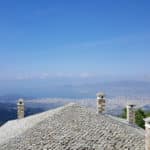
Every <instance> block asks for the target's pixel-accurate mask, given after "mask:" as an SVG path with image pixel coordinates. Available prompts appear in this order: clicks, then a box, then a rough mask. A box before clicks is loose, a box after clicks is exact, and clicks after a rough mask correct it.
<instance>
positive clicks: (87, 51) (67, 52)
mask: <svg viewBox="0 0 150 150" xmlns="http://www.w3.org/2000/svg"><path fill="white" fill-rule="evenodd" d="M149 58H150V2H149V1H148V0H143V1H141V0H132V1H131V0H126V1H120V0H115V1H114V0H106V1H104V0H103V1H100V0H75V1H71V0H63V1H62V0H55V1H54V0H51V1H50V0H25V1H20V0H13V1H12V0H5V1H0V72H1V73H0V80H1V81H2V80H3V81H4V80H5V81H9V80H31V79H48V78H60V77H64V78H75V77H77V78H81V79H82V78H94V77H95V78H99V79H100V80H103V79H108V80H109V79H112V78H113V79H122V80H126V79H137V80H141V79H142V80H143V79H144V80H149V79H150V69H149V66H150V61H149Z"/></svg>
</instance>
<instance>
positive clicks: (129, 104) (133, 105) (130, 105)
mask: <svg viewBox="0 0 150 150" xmlns="http://www.w3.org/2000/svg"><path fill="white" fill-rule="evenodd" d="M135 106H136V105H135V104H132V103H128V104H127V107H132V108H133V107H135Z"/></svg>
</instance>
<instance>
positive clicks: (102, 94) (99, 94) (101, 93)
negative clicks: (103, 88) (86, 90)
mask: <svg viewBox="0 0 150 150" xmlns="http://www.w3.org/2000/svg"><path fill="white" fill-rule="evenodd" d="M96 95H97V97H101V98H104V97H105V96H106V95H105V93H103V92H99V93H97V94H96Z"/></svg>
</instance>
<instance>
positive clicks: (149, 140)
mask: <svg viewBox="0 0 150 150" xmlns="http://www.w3.org/2000/svg"><path fill="white" fill-rule="evenodd" d="M144 121H145V150H150V117H149V118H146V119H144Z"/></svg>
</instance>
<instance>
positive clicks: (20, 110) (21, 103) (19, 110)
mask: <svg viewBox="0 0 150 150" xmlns="http://www.w3.org/2000/svg"><path fill="white" fill-rule="evenodd" d="M17 116H18V119H21V118H24V100H23V99H19V100H18V103H17Z"/></svg>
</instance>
